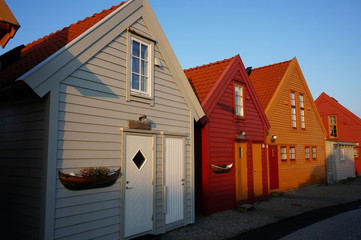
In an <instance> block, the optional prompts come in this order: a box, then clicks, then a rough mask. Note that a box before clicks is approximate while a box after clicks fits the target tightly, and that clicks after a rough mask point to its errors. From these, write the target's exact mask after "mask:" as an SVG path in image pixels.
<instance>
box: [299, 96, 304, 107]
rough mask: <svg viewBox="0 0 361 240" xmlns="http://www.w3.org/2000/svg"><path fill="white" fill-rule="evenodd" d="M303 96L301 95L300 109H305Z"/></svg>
mask: <svg viewBox="0 0 361 240" xmlns="http://www.w3.org/2000/svg"><path fill="white" fill-rule="evenodd" d="M303 107H304V105H303V95H300V108H303Z"/></svg>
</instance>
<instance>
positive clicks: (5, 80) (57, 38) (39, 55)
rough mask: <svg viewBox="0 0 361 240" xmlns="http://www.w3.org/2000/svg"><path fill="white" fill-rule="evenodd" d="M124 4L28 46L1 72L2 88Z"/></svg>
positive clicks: (0, 81)
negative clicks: (18, 57)
mask: <svg viewBox="0 0 361 240" xmlns="http://www.w3.org/2000/svg"><path fill="white" fill-rule="evenodd" d="M124 3H125V2H122V3H120V4H119V5H117V6H113V7H111V8H109V9H107V10H103V11H102V12H100V13H96V14H94V15H93V16H91V17H87V18H85V19H84V20H81V21H78V22H77V23H75V24H72V25H70V26H69V27H65V28H63V29H62V30H59V31H56V32H55V33H52V34H50V35H48V36H45V37H43V38H40V39H38V40H37V41H34V42H32V43H29V44H27V45H26V46H25V47H24V48H23V49H22V50H21V56H20V59H19V60H18V61H16V62H15V63H13V64H12V65H11V66H9V67H7V68H5V69H3V70H2V71H1V72H0V87H4V86H6V85H9V84H11V83H12V82H14V81H15V80H16V79H17V78H19V77H21V76H22V75H23V74H25V73H26V72H27V71H29V70H31V69H32V68H34V67H35V66H36V65H38V64H39V63H41V62H42V61H44V60H45V59H47V58H48V57H49V56H51V55H52V54H54V53H55V52H57V51H58V50H59V49H61V48H62V47H64V46H65V45H67V44H68V43H70V42H71V41H72V40H74V39H75V38H77V37H78V36H79V35H81V34H82V33H84V32H85V31H86V30H88V29H89V28H91V27H92V26H93V25H95V24H96V23H97V22H99V21H100V20H102V19H103V18H104V17H106V16H107V15H109V14H110V13H111V12H113V11H114V10H115V9H117V8H119V7H120V6H121V5H123V4H124Z"/></svg>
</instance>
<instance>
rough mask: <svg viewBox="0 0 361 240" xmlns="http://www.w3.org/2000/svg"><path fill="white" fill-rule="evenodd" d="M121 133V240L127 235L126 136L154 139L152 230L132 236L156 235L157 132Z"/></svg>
mask: <svg viewBox="0 0 361 240" xmlns="http://www.w3.org/2000/svg"><path fill="white" fill-rule="evenodd" d="M120 131H121V139H122V142H121V159H120V161H121V164H120V165H121V176H120V179H121V189H120V190H121V199H120V237H121V239H124V238H125V237H124V235H125V221H126V219H125V207H126V206H125V191H126V190H125V187H126V183H125V180H126V136H127V135H133V136H148V137H149V136H151V137H152V138H153V151H152V158H153V161H152V186H153V187H152V188H153V189H152V193H153V196H152V199H153V211H152V212H153V213H152V229H151V230H149V231H147V232H142V233H139V234H136V235H133V236H130V237H132V238H134V237H137V236H142V235H144V234H146V233H154V230H155V229H154V214H155V212H156V209H155V202H156V196H155V192H156V184H155V179H154V178H155V177H156V174H155V173H156V172H155V171H156V162H157V161H156V145H157V141H156V140H157V138H156V134H157V132H156V131H151V130H150V131H145V130H138V129H123V128H121V129H120Z"/></svg>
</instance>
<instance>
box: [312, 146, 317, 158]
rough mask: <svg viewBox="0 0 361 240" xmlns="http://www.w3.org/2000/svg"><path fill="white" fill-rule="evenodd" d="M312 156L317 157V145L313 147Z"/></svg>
mask: <svg viewBox="0 0 361 240" xmlns="http://www.w3.org/2000/svg"><path fill="white" fill-rule="evenodd" d="M312 158H313V159H316V158H317V151H316V148H315V147H312Z"/></svg>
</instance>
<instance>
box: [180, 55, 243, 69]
mask: <svg viewBox="0 0 361 240" xmlns="http://www.w3.org/2000/svg"><path fill="white" fill-rule="evenodd" d="M235 57H237V55H236V56H233V57H231V58H226V59H223V60H220V61H216V62H211V63H208V64H203V65H201V66H196V67H193V68H188V69H184V71H185V72H190V71H194V70H199V69H203V68H206V67H211V66H214V65H217V64H221V63H225V62H230V61H231V60H232V59H234V58H235Z"/></svg>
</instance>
